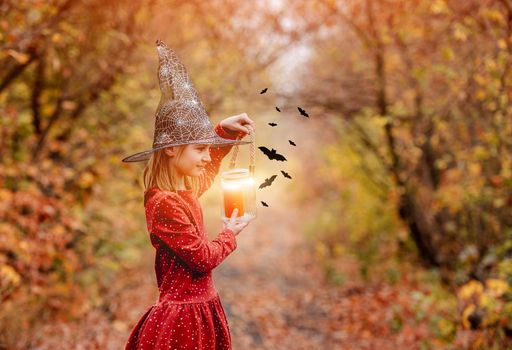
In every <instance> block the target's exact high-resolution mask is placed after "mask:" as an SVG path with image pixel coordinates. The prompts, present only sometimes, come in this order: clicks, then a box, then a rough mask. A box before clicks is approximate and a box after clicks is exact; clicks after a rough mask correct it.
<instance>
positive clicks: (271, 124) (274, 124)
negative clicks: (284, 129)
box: [268, 123, 277, 126]
mask: <svg viewBox="0 0 512 350" xmlns="http://www.w3.org/2000/svg"><path fill="white" fill-rule="evenodd" d="M268 125H270V126H276V125H277V124H276V123H268Z"/></svg>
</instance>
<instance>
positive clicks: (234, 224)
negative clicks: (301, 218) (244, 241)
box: [224, 208, 249, 236]
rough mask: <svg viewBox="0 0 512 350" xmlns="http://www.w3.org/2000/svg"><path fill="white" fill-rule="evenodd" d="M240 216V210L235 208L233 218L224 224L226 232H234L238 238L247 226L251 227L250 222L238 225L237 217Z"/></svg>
mask: <svg viewBox="0 0 512 350" xmlns="http://www.w3.org/2000/svg"><path fill="white" fill-rule="evenodd" d="M237 214H238V208H235V209H234V210H233V212H232V213H231V218H230V219H229V221H228V222H227V223H225V224H224V230H225V229H230V230H231V231H233V233H234V234H235V236H237V235H238V234H239V233H240V232H241V231H242V230H243V229H244V228H245V227H246V226H247V225H249V222H240V223H238V222H237V221H236V215H237Z"/></svg>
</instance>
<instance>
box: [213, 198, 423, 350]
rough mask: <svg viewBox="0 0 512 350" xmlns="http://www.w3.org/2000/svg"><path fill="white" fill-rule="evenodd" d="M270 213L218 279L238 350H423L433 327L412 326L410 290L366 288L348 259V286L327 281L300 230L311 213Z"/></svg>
mask: <svg viewBox="0 0 512 350" xmlns="http://www.w3.org/2000/svg"><path fill="white" fill-rule="evenodd" d="M265 209H267V208H262V209H259V214H260V216H259V218H258V220H256V221H254V222H253V223H251V226H250V227H248V228H247V229H246V230H244V231H243V232H242V233H241V235H240V236H239V239H238V247H237V250H236V252H235V253H234V254H232V255H231V256H230V257H229V258H228V259H227V260H226V261H225V262H224V263H223V264H222V265H221V266H220V267H219V268H218V269H217V270H216V271H215V274H214V276H215V282H216V286H217V288H218V290H219V294H220V295H221V297H222V301H223V304H224V306H225V309H226V312H227V315H228V319H229V322H230V328H231V332H232V337H233V348H234V349H235V350H239V349H240V350H241V349H397V348H398V349H419V348H420V347H419V346H420V343H421V339H422V338H423V339H424V338H426V337H427V336H428V330H427V327H426V325H425V324H421V323H417V322H415V321H414V317H413V312H412V309H411V307H412V306H411V307H408V305H410V304H411V300H410V293H411V291H412V290H408V289H409V288H410V287H409V286H407V287H400V286H399V285H398V286H397V287H391V286H388V285H385V284H383V283H377V284H375V285H368V284H367V285H365V284H363V283H362V282H361V281H360V280H359V278H358V276H357V268H356V267H355V263H354V262H353V261H351V260H350V259H349V258H347V259H346V262H347V263H346V264H345V266H346V270H345V271H343V272H344V273H345V275H346V276H347V277H348V278H347V282H346V283H345V284H344V285H343V286H330V285H326V284H324V282H322V280H323V278H322V276H321V271H320V270H319V268H318V266H317V264H316V263H315V262H314V261H313V257H312V254H311V250H310V249H308V247H307V242H306V240H305V239H304V234H303V232H302V230H301V223H302V220H301V213H304V212H307V211H304V210H301V209H300V208H299V209H295V212H292V213H290V211H287V212H286V213H284V210H283V209H279V208H274V209H273V210H267V211H265ZM285 214H286V215H285ZM393 301H396V302H398V303H399V304H400V305H401V308H400V309H399V310H397V309H396V308H394V307H392V305H393ZM404 306H405V307H404ZM396 320H401V321H400V322H403V326H402V328H401V330H399V331H398V332H393V331H392V330H391V327H390V325H392V324H393V322H395V323H396Z"/></svg>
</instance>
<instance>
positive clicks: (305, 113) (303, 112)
mask: <svg viewBox="0 0 512 350" xmlns="http://www.w3.org/2000/svg"><path fill="white" fill-rule="evenodd" d="M297 109H298V110H299V112H300V115H303V116H305V117H307V118H309V114H308V113H307V112H306V111H305V110H303V109H302V108H300V107H297Z"/></svg>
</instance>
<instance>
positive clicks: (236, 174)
mask: <svg viewBox="0 0 512 350" xmlns="http://www.w3.org/2000/svg"><path fill="white" fill-rule="evenodd" d="M248 176H249V169H240V168H239V169H231V170H228V171H225V172H223V173H222V178H223V179H226V180H235V179H240V178H244V177H248Z"/></svg>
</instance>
